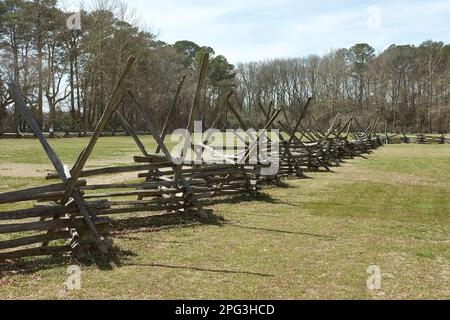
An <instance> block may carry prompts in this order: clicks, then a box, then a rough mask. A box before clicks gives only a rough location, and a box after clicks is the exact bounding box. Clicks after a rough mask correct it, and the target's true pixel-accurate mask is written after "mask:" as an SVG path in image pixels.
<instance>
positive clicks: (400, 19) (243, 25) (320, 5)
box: [126, 0, 450, 63]
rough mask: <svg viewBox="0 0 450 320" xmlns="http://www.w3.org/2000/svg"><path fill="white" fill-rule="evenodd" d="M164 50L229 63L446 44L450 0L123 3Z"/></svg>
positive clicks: (449, 30)
mask: <svg viewBox="0 0 450 320" xmlns="http://www.w3.org/2000/svg"><path fill="white" fill-rule="evenodd" d="M126 2H127V3H128V4H129V8H130V9H135V11H136V13H137V16H138V17H139V19H140V20H141V21H142V22H143V23H145V24H146V25H147V26H150V27H151V29H152V31H153V32H157V33H159V38H160V39H161V40H163V41H165V42H168V43H174V42H176V41H177V40H191V41H194V42H196V43H198V44H199V45H202V46H203V45H205V46H211V47H213V48H214V49H215V51H216V53H217V54H223V55H225V56H226V57H227V58H228V59H229V60H230V61H231V62H232V63H237V62H246V61H253V60H263V59H268V58H274V57H292V56H306V55H309V54H324V53H327V52H329V51H330V50H331V49H336V48H342V47H350V46H352V45H353V44H355V43H359V42H367V43H369V44H370V45H372V46H373V47H375V49H377V51H380V50H384V49H385V48H387V47H388V46H389V45H390V44H406V43H411V44H416V45H418V44H420V43H421V42H422V41H424V40H427V39H433V40H436V41H444V42H447V43H450V0H429V1H417V0H391V1H366V0H358V1H355V0H345V1H344V0H314V1H298V0H220V1H214V0H208V1H207V0H128V1H126Z"/></svg>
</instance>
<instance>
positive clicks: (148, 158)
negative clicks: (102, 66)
mask: <svg viewBox="0 0 450 320" xmlns="http://www.w3.org/2000/svg"><path fill="white" fill-rule="evenodd" d="M133 61H134V59H133V58H130V59H129V60H128V62H127V64H126V65H125V67H124V69H123V72H122V75H121V77H120V79H119V81H118V83H117V85H116V88H115V89H114V91H113V93H112V95H111V97H110V99H109V101H108V104H107V106H106V108H105V111H104V114H103V116H102V118H101V120H100V121H99V123H98V125H97V127H96V129H95V131H94V132H93V134H92V136H91V138H90V141H89V143H88V145H87V146H86V148H85V149H83V151H82V152H81V154H80V156H79V157H78V160H77V161H76V163H75V165H74V166H73V168H72V170H70V172H67V170H66V169H65V168H64V166H63V164H62V163H61V161H60V160H59V158H58V156H57V154H56V153H55V152H54V151H53V149H52V148H51V147H50V145H49V144H48V142H47V140H46V138H45V137H44V135H43V134H42V132H41V131H40V129H39V126H38V125H37V124H36V121H34V118H33V116H32V114H31V112H30V110H28V108H27V107H26V105H25V102H24V101H23V99H22V97H21V95H20V93H19V92H18V91H17V89H16V88H15V87H14V86H13V85H11V86H10V89H9V91H10V94H11V96H12V97H13V99H14V100H15V103H16V105H18V106H19V108H20V109H21V110H22V112H23V114H24V116H25V119H26V120H27V122H28V124H29V126H30V127H31V128H32V129H33V132H34V134H35V136H36V137H38V139H39V141H40V142H41V144H42V146H43V148H44V150H45V152H46V153H47V155H48V157H49V159H50V161H51V162H52V164H53V166H54V168H55V171H56V172H55V173H50V174H48V175H47V177H46V179H47V181H48V184H47V185H44V186H38V187H34V188H28V189H24V190H18V191H13V192H6V193H2V194H0V205H3V206H4V208H5V209H4V211H0V235H2V238H1V239H3V240H2V241H0V260H4V259H14V258H20V257H26V256H40V255H52V254H61V253H72V254H75V255H76V256H78V257H81V256H84V255H85V254H86V253H87V252H89V251H92V250H98V251H99V252H100V253H102V254H103V255H108V254H109V253H110V249H111V241H110V239H109V238H108V231H109V225H110V223H111V222H112V219H121V218H124V217H125V218H126V217H128V216H129V214H134V213H144V214H150V215H151V214H161V213H164V212H166V213H169V212H175V211H177V212H178V211H180V212H185V213H187V212H191V213H196V214H198V215H199V216H200V217H201V218H207V217H208V215H209V212H210V210H208V209H206V208H209V207H210V206H211V205H213V204H215V203H220V202H221V201H223V199H224V198H226V197H229V196H236V195H252V196H254V195H257V194H258V190H259V186H260V184H261V182H271V181H279V180H280V179H282V178H284V177H286V176H295V177H303V176H304V173H305V172H307V171H319V170H327V171H329V170H331V169H330V168H331V167H333V166H336V165H340V162H341V161H342V160H343V159H348V158H353V157H358V156H361V157H363V156H364V154H367V153H370V152H371V150H373V149H375V148H377V147H379V146H380V145H382V141H381V139H380V137H379V136H378V135H376V133H375V130H376V129H375V128H376V127H377V122H374V123H373V124H371V125H370V126H369V127H368V128H367V129H364V128H362V126H361V125H360V124H359V123H358V122H357V120H356V119H354V118H351V119H349V120H348V121H347V122H345V123H343V121H342V119H339V117H338V116H336V118H335V119H334V120H333V121H332V123H331V125H330V127H329V128H328V129H327V130H324V129H323V128H321V127H320V125H319V123H318V122H317V121H316V120H315V119H312V120H310V121H309V122H308V123H307V124H305V121H306V114H307V111H308V108H309V106H310V104H311V103H312V99H309V100H308V102H307V103H306V105H305V106H304V108H303V110H302V112H301V114H300V116H299V117H298V119H296V121H295V123H292V122H291V118H290V117H289V116H288V115H287V113H286V110H285V109H284V108H283V107H282V106H281V107H275V104H271V105H270V106H269V108H268V109H267V110H266V109H265V108H264V107H263V106H260V108H261V110H262V112H263V113H264V115H265V117H266V121H265V125H264V127H263V128H262V132H265V131H267V130H270V129H278V130H279V132H280V134H279V137H278V138H279V141H280V144H279V151H278V155H279V171H278V173H276V174H274V175H273V176H263V175H262V174H261V170H262V169H263V168H265V167H268V166H270V164H271V163H270V162H271V161H275V160H276V159H275V160H274V159H271V160H267V159H263V157H260V155H259V154H258V155H257V161H256V163H254V162H251V161H250V158H251V157H252V153H253V152H254V151H255V150H256V149H257V148H258V147H259V142H260V141H261V140H262V139H265V140H264V142H267V143H266V147H265V149H264V150H263V151H265V153H266V154H268V153H273V151H276V150H275V149H278V146H276V145H275V143H274V141H273V140H271V139H270V138H269V137H266V136H265V135H264V134H262V133H259V134H256V136H254V137H252V139H251V142H249V141H245V145H244V146H243V148H242V150H237V149H236V151H235V153H234V154H231V155H225V154H221V153H219V152H214V153H213V154H214V156H215V157H218V158H221V160H223V163H216V164H206V163H202V164H194V163H189V162H187V163H185V162H179V161H175V160H179V159H178V158H174V157H173V155H172V154H171V152H170V151H169V149H168V148H167V146H166V145H165V142H164V141H165V139H166V137H167V128H168V121H169V120H170V115H171V114H172V113H173V112H174V108H175V106H176V101H177V100H178V96H179V94H180V91H181V90H182V86H183V83H184V81H185V77H183V79H182V81H181V82H180V85H179V86H178V89H177V93H176V94H175V99H174V102H173V104H172V107H171V109H170V110H169V112H168V117H167V118H166V122H165V124H164V126H163V129H162V131H161V132H159V131H158V130H157V129H156V126H155V125H154V124H153V122H152V120H151V118H150V116H149V115H148V114H147V113H146V111H145V108H144V107H143V106H142V104H141V103H140V102H139V101H138V98H136V97H135V96H134V95H133V93H132V92H131V91H129V90H128V91H126V90H125V84H126V77H127V74H128V73H129V71H130V69H131V65H132V64H133ZM208 61H209V59H208V55H207V54H205V56H204V58H203V61H202V66H201V68H200V74H199V80H198V84H197V90H196V92H195V96H194V99H193V103H192V106H191V109H190V112H189V114H190V116H189V119H188V123H187V126H186V128H188V130H190V131H191V132H192V128H193V124H194V119H195V117H196V110H197V108H198V106H199V103H200V97H201V94H202V90H203V87H204V81H205V73H206V70H207V63H208ZM125 92H126V93H125ZM232 97H233V92H230V93H229V94H228V96H227V97H226V99H225V101H224V103H223V104H221V105H219V106H218V107H217V110H215V114H216V118H215V119H214V120H213V121H212V124H211V126H210V127H211V128H214V126H215V125H216V124H217V122H218V117H219V111H220V110H221V108H224V107H225V106H227V107H228V109H229V110H230V111H231V112H232V113H233V115H234V116H235V118H236V119H237V120H238V122H239V124H240V128H241V129H243V130H245V131H247V129H248V126H247V124H246V123H245V122H244V121H243V117H241V115H240V114H239V112H238V111H237V110H236V109H235V108H234V107H233V105H232V104H231V101H230V100H231V98H232ZM121 103H129V104H130V105H131V106H132V107H134V108H136V110H137V112H138V114H139V115H140V117H141V119H142V120H143V122H144V124H145V126H146V129H147V131H148V132H150V133H151V135H152V137H153V138H154V140H155V141H156V143H157V148H156V150H155V151H154V153H151V152H149V151H148V150H147V149H146V146H145V145H144V143H143V142H142V141H141V140H140V138H139V137H138V135H137V134H136V132H135V131H134V129H133V128H132V126H131V125H130V124H129V123H128V122H127V121H126V119H125V118H124V117H123V116H122V115H121V114H120V113H119V111H118V106H119V105H120V104H121ZM113 115H115V116H116V119H118V120H119V121H120V122H121V124H122V127H123V128H124V129H125V131H126V132H127V133H128V134H129V135H130V136H131V137H132V138H133V140H134V142H135V143H136V145H137V147H138V148H139V150H140V151H141V154H140V155H136V156H135V157H133V158H132V159H130V164H128V165H124V166H110V167H104V168H95V169H85V164H86V163H87V161H88V159H89V157H90V155H91V152H92V151H93V149H94V147H95V145H96V143H97V141H98V139H99V138H100V136H101V133H102V132H103V130H104V129H105V127H106V125H107V123H108V122H109V121H110V119H111V117H112V116H113ZM280 115H283V120H280V119H279V117H280ZM209 138H210V137H207V138H206V139H205V141H203V143H201V144H198V143H197V144H195V143H192V142H190V146H189V147H190V151H192V152H193V154H194V155H195V154H197V153H199V152H203V151H205V150H207V151H211V150H214V148H213V147H212V146H209ZM236 139H240V138H239V137H237V136H236ZM238 158H239V159H240V160H241V161H236V159H238ZM118 174H120V176H121V177H122V176H123V174H126V178H122V180H124V181H119V182H111V183H105V182H104V181H108V178H110V177H111V176H114V175H118ZM128 174H129V175H128ZM54 180H59V181H60V182H56V181H54ZM115 181H117V180H116V179H115ZM16 204H20V207H21V209H11V208H17V207H16ZM5 205H8V207H5Z"/></svg>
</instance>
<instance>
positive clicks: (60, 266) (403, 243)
mask: <svg viewBox="0 0 450 320" xmlns="http://www.w3.org/2000/svg"><path fill="white" fill-rule="evenodd" d="M144 141H145V142H146V143H147V144H150V143H152V142H151V141H150V140H149V139H147V138H146V139H144ZM86 143H87V140H86V139H70V140H53V141H52V144H53V146H54V147H55V150H56V151H57V152H58V154H59V155H60V156H61V158H62V159H63V161H64V162H66V163H68V164H72V163H73V161H74V160H75V159H76V157H77V154H78V152H79V151H80V150H81V149H82V147H83V146H84V145H85V144H86ZM0 147H1V151H2V152H1V153H0V192H4V191H8V190H14V189H17V188H22V187H26V186H34V185H36V184H38V183H39V181H41V180H42V177H43V176H45V173H46V172H47V170H49V169H50V168H51V166H49V165H48V161H47V160H46V158H45V155H44V153H43V151H42V150H41V149H40V147H39V144H38V142H37V141H35V140H0ZM136 154H138V150H137V148H136V147H134V144H133V143H132V141H131V140H130V139H128V138H102V139H101V140H100V142H99V144H98V147H97V148H96V150H95V153H94V155H93V158H92V161H91V162H89V163H88V166H89V167H95V166H98V165H100V164H102V165H104V164H112V163H128V162H129V161H130V159H131V156H132V155H136ZM368 158H369V159H367V160H365V159H361V158H360V159H356V160H351V161H347V162H346V163H345V164H344V165H343V166H342V167H339V168H335V169H334V172H332V173H314V174H310V175H309V177H311V178H312V179H304V180H290V179H288V180H286V181H285V185H284V186H283V187H280V188H275V187H268V188H265V189H264V190H263V192H264V194H263V195H262V196H261V197H259V198H258V199H256V200H252V199H248V198H240V199H235V200H234V201H232V202H230V203H224V204H221V205H217V206H215V207H214V212H215V214H216V216H217V218H216V220H215V221H214V222H212V223H210V224H205V223H200V222H199V221H197V220H195V219H194V218H192V217H191V218H190V217H183V216H181V215H166V216H156V217H146V216H145V215H134V216H133V218H132V219H129V220H127V221H122V222H120V223H117V224H115V225H114V227H113V239H114V243H115V246H116V248H117V252H118V256H119V257H120V260H121V266H120V267H117V268H114V269H112V270H104V269H102V268H100V267H99V266H98V265H96V264H85V265H81V266H80V267H81V269H82V288H81V290H79V291H67V290H66V289H65V287H64V282H65V280H66V270H67V267H68V266H69V265H71V264H73V263H76V262H75V261H70V260H69V259H67V258H43V259H38V260H36V259H32V260H26V261H22V262H20V263H16V264H14V265H11V264H8V265H3V266H0V298H3V299H9V298H23V299H31V298H37V299H44V298H51V299H79V298H88V299H91V298H92V299H103V298H113V299H121V298H131V299H322V298H325V299H413V298H419V299H422V298H424V299H431V298H438V299H449V298H450V183H449V182H450V146H448V145H444V146H439V145H392V146H386V147H383V148H380V149H379V150H377V151H375V152H374V153H373V154H372V155H370V156H368ZM4 208H5V207H0V210H1V209H4ZM371 265H378V266H379V267H380V268H381V271H382V274H383V278H382V288H381V290H376V291H370V290H368V289H367V285H366V281H367V278H368V277H369V274H368V273H367V271H366V270H367V268H368V267H369V266H371Z"/></svg>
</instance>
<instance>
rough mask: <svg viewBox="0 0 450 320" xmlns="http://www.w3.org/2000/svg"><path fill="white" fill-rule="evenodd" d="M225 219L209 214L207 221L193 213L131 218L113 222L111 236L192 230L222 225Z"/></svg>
mask: <svg viewBox="0 0 450 320" xmlns="http://www.w3.org/2000/svg"><path fill="white" fill-rule="evenodd" d="M224 222H225V219H224V218H223V217H221V216H217V215H213V214H210V215H209V217H208V218H207V219H204V218H200V216H199V215H198V214H195V213H185V212H173V213H166V214H161V215H153V216H143V217H131V218H126V219H121V220H114V221H113V223H112V225H111V236H119V237H120V236H122V235H124V234H128V233H132V232H136V231H138V232H157V231H161V230H166V229H173V228H192V227H196V226H200V225H216V226H220V225H223V224H224Z"/></svg>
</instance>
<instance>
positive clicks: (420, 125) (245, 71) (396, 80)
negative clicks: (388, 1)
mask: <svg viewBox="0 0 450 320" xmlns="http://www.w3.org/2000/svg"><path fill="white" fill-rule="evenodd" d="M69 16H70V14H69V13H66V12H64V11H62V10H61V9H60V8H59V6H58V2H57V0H33V1H25V0H2V1H0V134H2V133H4V132H17V131H20V132H24V131H26V130H27V127H26V124H25V123H24V121H23V118H22V115H21V114H20V112H19V110H17V109H16V108H15V105H14V103H13V101H12V100H11V99H10V98H9V96H8V94H7V91H6V85H7V83H9V82H13V83H14V84H15V85H16V86H18V87H19V89H20V90H21V92H22V94H23V95H24V97H25V99H26V102H27V104H28V106H29V108H30V109H31V110H32V111H33V113H34V115H35V117H36V119H37V121H38V123H39V124H40V126H41V127H42V128H43V129H44V130H49V128H51V127H53V128H54V129H55V130H56V131H66V132H68V131H76V132H86V131H91V130H93V128H94V127H95V125H96V123H97V121H98V120H99V118H100V117H101V114H102V112H103V108H104V106H105V104H106V102H107V99H108V97H109V95H110V93H111V90H112V88H113V87H114V85H115V83H116V81H117V78H118V76H119V73H120V71H121V70H120V69H121V67H122V65H123V64H124V62H125V61H126V59H127V58H128V56H129V55H134V56H135V57H136V58H137V63H136V65H135V67H134V70H133V73H132V76H131V77H130V79H129V80H128V81H129V83H128V87H129V89H130V90H131V91H133V93H134V94H135V95H136V96H138V97H139V99H140V101H142V102H143V105H144V107H145V108H146V110H147V112H149V114H150V115H151V117H152V119H153V120H154V121H155V123H157V124H158V125H159V126H160V127H162V124H163V122H164V120H165V118H166V116H167V112H168V110H169V109H170V107H171V106H172V105H174V106H175V112H174V113H173V114H172V117H171V119H170V122H169V128H173V129H174V128H180V127H184V126H186V123H187V118H188V116H189V108H190V106H191V105H192V99H193V96H194V91H195V88H196V81H197V74H198V70H199V68H200V63H201V60H202V57H203V54H204V53H205V52H208V53H209V54H210V61H209V67H208V72H207V79H206V87H205V90H204V92H203V95H202V101H201V102H202V103H201V106H200V108H199V110H198V113H197V114H198V116H199V117H200V118H201V119H202V120H203V121H204V122H205V123H206V125H208V123H211V122H212V119H214V118H215V117H216V115H217V114H216V113H217V110H220V111H219V112H220V114H219V115H220V117H219V121H218V123H217V125H218V126H220V127H225V126H236V125H237V123H236V119H234V118H233V116H230V115H229V111H228V108H227V107H226V104H225V100H226V99H228V100H227V101H228V103H232V104H234V105H235V107H236V108H238V109H240V111H241V113H242V117H243V118H244V119H245V120H246V121H249V122H251V123H252V124H254V125H255V126H256V125H257V124H259V125H261V124H262V123H263V122H264V119H265V118H266V117H265V115H264V114H263V113H264V112H263V111H262V108H261V107H263V108H266V109H267V107H268V106H269V105H280V104H282V105H284V106H285V107H286V109H287V110H288V112H289V113H290V114H292V115H297V114H299V113H300V112H301V108H302V105H303V104H304V103H305V102H306V100H307V99H308V97H313V98H314V107H313V108H312V112H314V115H315V116H316V118H318V119H319V120H320V121H323V122H327V121H330V119H332V118H334V117H335V116H336V115H337V114H340V115H342V116H344V117H350V116H356V117H359V118H361V119H363V120H367V121H368V120H369V119H375V118H378V119H380V120H381V121H382V123H383V124H384V126H385V128H386V129H387V130H392V131H402V130H404V131H430V132H443V131H448V128H449V121H450V107H449V97H450V91H449V90H450V78H449V77H450V72H449V71H450V69H449V68H450V45H446V44H444V43H442V42H433V41H426V42H424V43H423V44H421V45H420V46H417V47H416V46H412V45H401V46H398V45H392V46H391V47H389V48H388V49H386V50H385V51H384V52H382V53H380V54H378V55H376V54H375V50H374V48H372V47H371V46H370V45H368V44H365V43H362V44H356V45H355V46H353V47H351V48H349V49H338V50H334V51H332V52H330V53H329V54H327V55H324V56H317V55H312V56H309V57H305V58H291V59H273V60H267V61H262V62H251V63H244V64H238V65H237V66H233V65H232V64H230V63H229V62H228V61H227V59H226V57H224V56H222V55H216V54H215V52H214V50H213V48H211V47H207V46H201V45H198V44H196V43H194V42H192V41H188V40H183V41H178V42H176V43H175V44H168V43H165V42H163V41H160V40H158V38H157V36H156V35H155V34H154V33H152V32H151V31H150V30H147V29H146V28H143V27H140V25H139V22H138V21H135V19H134V18H133V16H132V15H130V11H129V10H128V8H127V7H126V5H124V4H123V3H121V2H118V1H116V0H102V1H98V2H95V5H94V7H93V8H92V9H90V10H82V12H81V16H82V28H81V30H69V29H68V28H67V26H66V21H67V19H68V17H69ZM180 84H183V85H182V87H181V88H182V89H181V91H180V94H179V95H178V96H177V95H176V94H175V93H176V92H177V91H178V88H179V87H180ZM230 91H234V92H235V94H234V95H233V98H232V99H230V96H229V92H230ZM175 97H176V98H177V100H175V101H174V99H175ZM220 106H224V108H220V109H218V107H220ZM120 108H121V112H122V114H123V115H124V117H125V118H126V119H127V120H128V122H129V123H131V124H132V125H133V127H135V128H136V129H137V130H143V129H144V125H143V123H142V122H141V119H140V118H139V117H138V115H137V114H136V113H135V111H134V108H132V107H130V105H129V104H128V103H127V101H126V100H124V101H122V103H121V106H120ZM110 129H111V130H113V131H114V130H120V125H119V123H118V122H116V121H113V122H112V123H111V128H110Z"/></svg>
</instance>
